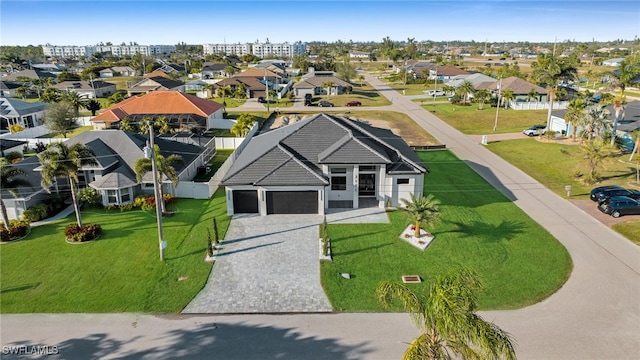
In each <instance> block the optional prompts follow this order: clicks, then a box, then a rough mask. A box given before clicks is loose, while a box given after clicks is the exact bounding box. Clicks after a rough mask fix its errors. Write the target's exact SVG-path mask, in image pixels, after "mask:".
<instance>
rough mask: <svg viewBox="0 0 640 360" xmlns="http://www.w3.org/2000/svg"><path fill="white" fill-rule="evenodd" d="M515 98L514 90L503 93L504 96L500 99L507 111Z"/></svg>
mask: <svg viewBox="0 0 640 360" xmlns="http://www.w3.org/2000/svg"><path fill="white" fill-rule="evenodd" d="M515 98H516V96H515V94H514V93H513V89H507V90H505V91H503V92H502V95H501V96H500V99H502V103H503V104H504V108H505V109H506V108H507V107H509V101H512V100H513V99H515Z"/></svg>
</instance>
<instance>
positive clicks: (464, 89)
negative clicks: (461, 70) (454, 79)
mask: <svg viewBox="0 0 640 360" xmlns="http://www.w3.org/2000/svg"><path fill="white" fill-rule="evenodd" d="M474 92H475V89H474V88H473V84H472V83H471V81H469V80H465V81H463V82H462V84H460V86H458V88H457V89H456V93H457V94H458V95H460V96H462V102H463V103H465V104H466V103H467V101H468V100H469V96H470V95H473V93H474Z"/></svg>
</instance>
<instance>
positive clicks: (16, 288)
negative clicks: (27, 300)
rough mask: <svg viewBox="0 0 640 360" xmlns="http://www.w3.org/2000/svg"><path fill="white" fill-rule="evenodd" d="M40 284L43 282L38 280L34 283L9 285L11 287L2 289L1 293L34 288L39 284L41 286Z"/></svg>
mask: <svg viewBox="0 0 640 360" xmlns="http://www.w3.org/2000/svg"><path fill="white" fill-rule="evenodd" d="M40 284H42V283H41V282H36V283H33V284H26V285H20V286H14V287H9V288H6V289H1V290H0V295H2V294H6V293H10V292H14V291H24V290H33V289H35V288H37V287H38V286H40Z"/></svg>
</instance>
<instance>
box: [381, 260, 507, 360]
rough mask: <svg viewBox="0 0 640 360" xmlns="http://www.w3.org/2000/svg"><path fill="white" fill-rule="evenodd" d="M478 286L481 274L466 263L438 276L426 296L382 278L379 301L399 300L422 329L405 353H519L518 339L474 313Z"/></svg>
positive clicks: (469, 355)
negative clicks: (517, 351) (455, 269)
mask: <svg viewBox="0 0 640 360" xmlns="http://www.w3.org/2000/svg"><path fill="white" fill-rule="evenodd" d="M479 288H481V283H480V280H479V278H478V276H477V274H476V273H475V272H473V271H470V270H465V269H463V270H457V271H450V272H448V273H445V274H444V275H441V276H439V277H438V278H437V279H436V280H435V282H434V283H433V284H431V286H430V287H429V295H428V298H426V299H424V298H422V297H420V296H418V295H417V294H415V293H414V292H413V291H411V290H410V289H409V288H407V287H406V286H404V285H402V284H397V283H393V282H388V281H385V282H381V283H380V284H379V285H378V287H377V288H376V295H377V298H378V301H379V302H380V303H381V304H382V305H383V306H385V307H387V308H388V307H390V306H391V304H392V301H393V300H394V299H397V300H400V302H401V303H402V305H403V307H404V309H405V311H407V312H409V314H410V315H411V319H412V320H413V322H414V323H415V324H416V326H417V327H418V329H419V331H420V335H419V336H418V337H417V338H415V339H414V340H413V341H412V342H411V344H410V345H409V348H408V349H407V351H406V352H405V353H404V355H403V357H402V358H403V359H405V360H414V359H415V360H418V359H434V360H435V359H459V358H462V359H499V358H504V359H515V358H516V354H515V350H514V348H513V343H514V342H515V341H514V339H513V338H512V337H511V336H510V335H509V334H508V333H507V332H505V331H503V330H502V329H500V328H499V327H498V326H496V325H495V324H493V323H491V322H488V321H486V320H484V319H483V318H482V317H480V316H479V315H477V314H476V313H475V311H476V307H477V302H478V298H477V296H476V294H475V291H476V290H478V289H479ZM452 353H453V354H452Z"/></svg>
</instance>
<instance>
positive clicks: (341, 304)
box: [321, 151, 572, 312]
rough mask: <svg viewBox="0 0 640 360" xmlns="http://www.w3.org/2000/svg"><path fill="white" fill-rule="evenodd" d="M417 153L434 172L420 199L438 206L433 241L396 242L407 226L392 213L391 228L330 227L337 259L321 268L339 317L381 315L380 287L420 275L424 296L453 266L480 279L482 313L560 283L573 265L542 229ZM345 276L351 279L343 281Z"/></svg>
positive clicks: (445, 158)
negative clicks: (427, 197) (428, 197)
mask: <svg viewBox="0 0 640 360" xmlns="http://www.w3.org/2000/svg"><path fill="white" fill-rule="evenodd" d="M418 154H419V156H420V158H421V159H423V161H424V162H425V163H426V165H427V166H428V167H429V169H430V170H431V172H430V173H429V174H428V175H426V177H425V193H426V194H429V193H432V194H434V195H435V196H436V197H437V198H438V199H439V200H440V201H441V202H442V205H441V215H442V221H441V222H440V223H439V224H438V225H437V226H435V227H434V228H433V229H431V230H432V232H433V233H434V234H435V237H436V238H435V240H434V241H433V242H432V243H431V245H430V246H429V248H427V250H426V251H424V252H422V251H420V250H418V249H416V248H414V247H413V246H411V245H409V244H408V243H407V242H405V241H404V240H401V239H399V238H398V236H399V235H400V233H401V232H402V230H403V229H404V228H405V226H406V225H408V223H409V220H408V219H407V218H406V217H405V216H404V214H403V213H400V212H396V211H393V212H390V213H389V216H390V219H391V224H353V225H329V234H330V237H331V244H332V252H333V256H334V258H333V259H334V260H333V262H323V263H322V265H321V273H322V284H323V287H324V289H325V292H326V293H327V295H328V297H329V299H330V301H331V303H332V305H333V306H334V309H335V310H336V311H356V312H357V311H383V309H382V308H381V307H380V305H379V304H378V303H377V301H376V299H375V294H374V291H375V290H374V289H375V287H376V285H377V284H378V283H379V282H380V281H382V280H391V281H397V282H399V281H400V278H401V276H402V275H419V276H420V277H421V278H422V279H423V283H421V284H411V285H409V286H410V287H411V288H412V289H414V290H416V291H418V292H424V291H426V290H427V288H428V286H429V283H430V282H431V281H432V280H433V279H434V278H435V277H436V276H438V275H440V274H442V273H443V272H445V271H446V270H448V269H449V268H451V267H454V266H467V267H470V268H473V269H475V270H476V271H477V272H478V273H479V274H480V276H481V278H482V279H483V281H484V284H485V289H484V291H482V292H481V293H480V294H479V305H480V308H481V309H513V308H519V307H523V306H527V305H530V304H534V303H536V302H539V301H541V300H543V299H545V298H546V297H548V296H549V295H551V294H552V293H553V292H555V291H556V290H557V289H558V288H559V287H560V286H562V284H564V282H565V281H566V280H567V278H568V276H569V274H570V272H571V268H572V263H571V259H570V257H569V254H568V252H567V251H566V249H565V248H564V247H563V246H562V245H561V244H560V243H559V242H558V241H557V240H556V239H555V238H553V237H552V236H551V235H550V234H549V233H548V232H547V231H546V230H545V229H544V228H542V227H541V226H540V225H538V224H537V223H535V222H534V221H533V220H532V219H531V218H529V217H528V216H527V215H526V214H525V213H524V212H522V210H520V209H519V208H518V207H517V206H515V205H514V204H513V203H511V202H510V201H508V200H507V199H506V198H505V197H504V196H503V195H502V194H501V193H500V192H498V191H497V190H496V189H494V188H493V187H492V186H490V185H489V184H488V183H486V182H485V181H484V180H483V179H482V178H481V177H480V176H479V175H477V174H476V173H475V172H474V171H473V170H471V169H470V168H469V167H468V166H467V165H466V164H465V163H464V162H462V161H460V160H459V159H457V158H456V157H455V156H454V155H453V154H452V153H450V152H449V151H433V152H419V153H418ZM343 272H347V273H350V274H352V275H353V278H352V279H351V280H345V279H343V278H341V277H340V276H339V273H343Z"/></svg>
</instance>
